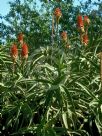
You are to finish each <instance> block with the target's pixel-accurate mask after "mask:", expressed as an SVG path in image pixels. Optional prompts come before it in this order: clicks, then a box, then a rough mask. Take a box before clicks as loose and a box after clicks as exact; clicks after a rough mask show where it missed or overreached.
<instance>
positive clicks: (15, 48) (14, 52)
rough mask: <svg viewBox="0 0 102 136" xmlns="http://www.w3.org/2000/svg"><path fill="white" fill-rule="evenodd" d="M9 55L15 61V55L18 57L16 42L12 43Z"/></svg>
mask: <svg viewBox="0 0 102 136" xmlns="http://www.w3.org/2000/svg"><path fill="white" fill-rule="evenodd" d="M10 54H11V57H12V59H13V61H16V59H17V57H18V49H17V46H16V44H13V45H12V47H11V53H10Z"/></svg>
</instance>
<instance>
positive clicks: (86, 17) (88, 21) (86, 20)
mask: <svg viewBox="0 0 102 136" xmlns="http://www.w3.org/2000/svg"><path fill="white" fill-rule="evenodd" d="M84 24H85V25H89V24H90V19H89V18H88V16H84Z"/></svg>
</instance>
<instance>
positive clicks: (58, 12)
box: [54, 8, 62, 20]
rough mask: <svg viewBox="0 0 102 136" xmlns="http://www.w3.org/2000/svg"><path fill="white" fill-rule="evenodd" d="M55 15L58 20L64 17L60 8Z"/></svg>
mask: <svg viewBox="0 0 102 136" xmlns="http://www.w3.org/2000/svg"><path fill="white" fill-rule="evenodd" d="M54 15H55V17H56V19H57V20H59V19H60V18H61V16H62V13H61V10H60V8H56V9H55V11H54Z"/></svg>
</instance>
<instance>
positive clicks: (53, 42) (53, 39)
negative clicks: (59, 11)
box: [51, 14, 54, 45]
mask: <svg viewBox="0 0 102 136" xmlns="http://www.w3.org/2000/svg"><path fill="white" fill-rule="evenodd" d="M51 38H52V45H54V14H52V37H51Z"/></svg>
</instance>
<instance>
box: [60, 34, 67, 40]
mask: <svg viewBox="0 0 102 136" xmlns="http://www.w3.org/2000/svg"><path fill="white" fill-rule="evenodd" d="M61 37H62V40H63V41H65V42H66V41H67V33H66V32H62V33H61Z"/></svg>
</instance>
